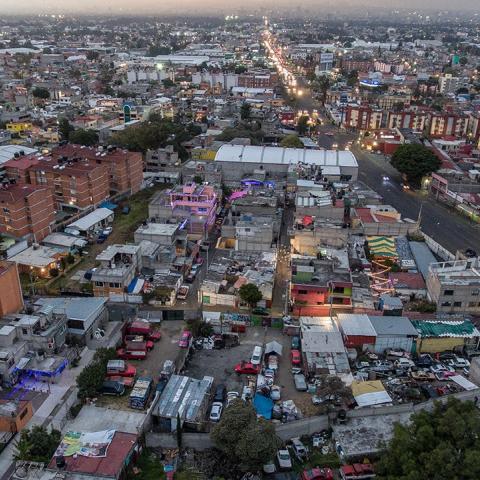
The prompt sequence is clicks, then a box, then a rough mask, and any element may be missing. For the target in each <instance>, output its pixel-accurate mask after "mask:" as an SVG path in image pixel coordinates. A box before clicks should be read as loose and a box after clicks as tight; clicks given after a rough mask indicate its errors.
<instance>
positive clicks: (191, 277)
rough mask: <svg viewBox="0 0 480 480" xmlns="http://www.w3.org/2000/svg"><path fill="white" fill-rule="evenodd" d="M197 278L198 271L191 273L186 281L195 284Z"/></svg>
mask: <svg viewBox="0 0 480 480" xmlns="http://www.w3.org/2000/svg"><path fill="white" fill-rule="evenodd" d="M196 276H197V272H196V271H191V272H190V273H189V274H188V275H187V278H186V279H185V281H186V282H187V283H193V282H194V281H195V277H196Z"/></svg>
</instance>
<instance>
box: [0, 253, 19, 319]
mask: <svg viewBox="0 0 480 480" xmlns="http://www.w3.org/2000/svg"><path fill="white" fill-rule="evenodd" d="M0 292H2V294H1V295H0V317H3V316H4V315H8V314H10V313H16V312H19V311H20V310H21V309H22V308H23V295H22V286H21V285H20V277H19V276H18V268H17V264H16V263H15V262H5V261H1V262H0Z"/></svg>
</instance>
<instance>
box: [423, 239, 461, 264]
mask: <svg viewBox="0 0 480 480" xmlns="http://www.w3.org/2000/svg"><path fill="white" fill-rule="evenodd" d="M423 238H424V239H425V243H426V244H427V246H428V248H429V249H430V250H431V251H432V252H433V253H436V254H437V255H438V256H439V257H441V258H443V260H455V255H454V254H453V253H451V252H449V251H448V250H447V249H446V248H444V247H442V246H441V245H440V244H439V243H438V242H436V241H435V240H434V239H433V238H432V237H429V236H428V235H426V234H425V233H423Z"/></svg>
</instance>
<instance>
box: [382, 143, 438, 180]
mask: <svg viewBox="0 0 480 480" xmlns="http://www.w3.org/2000/svg"><path fill="white" fill-rule="evenodd" d="M391 163H392V166H394V167H395V168H396V169H397V170H398V171H399V172H400V173H403V174H404V175H405V176H406V177H407V181H408V182H410V183H412V185H415V186H418V185H420V181H421V179H422V177H423V176H424V175H428V174H429V173H432V172H435V171H437V170H438V169H439V168H440V165H441V163H442V162H441V161H440V159H439V158H437V157H436V156H435V154H434V153H433V152H432V151H431V150H429V149H428V148H427V147H425V146H423V145H421V144H405V145H401V146H400V147H399V148H398V149H397V150H396V152H395V153H394V154H393V155H392V162H391Z"/></svg>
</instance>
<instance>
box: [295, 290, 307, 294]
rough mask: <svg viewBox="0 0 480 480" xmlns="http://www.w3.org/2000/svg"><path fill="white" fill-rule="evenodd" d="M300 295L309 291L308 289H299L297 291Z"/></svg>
mask: <svg viewBox="0 0 480 480" xmlns="http://www.w3.org/2000/svg"><path fill="white" fill-rule="evenodd" d="M297 293H298V294H299V295H306V294H307V293H308V291H307V290H298V292H297Z"/></svg>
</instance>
